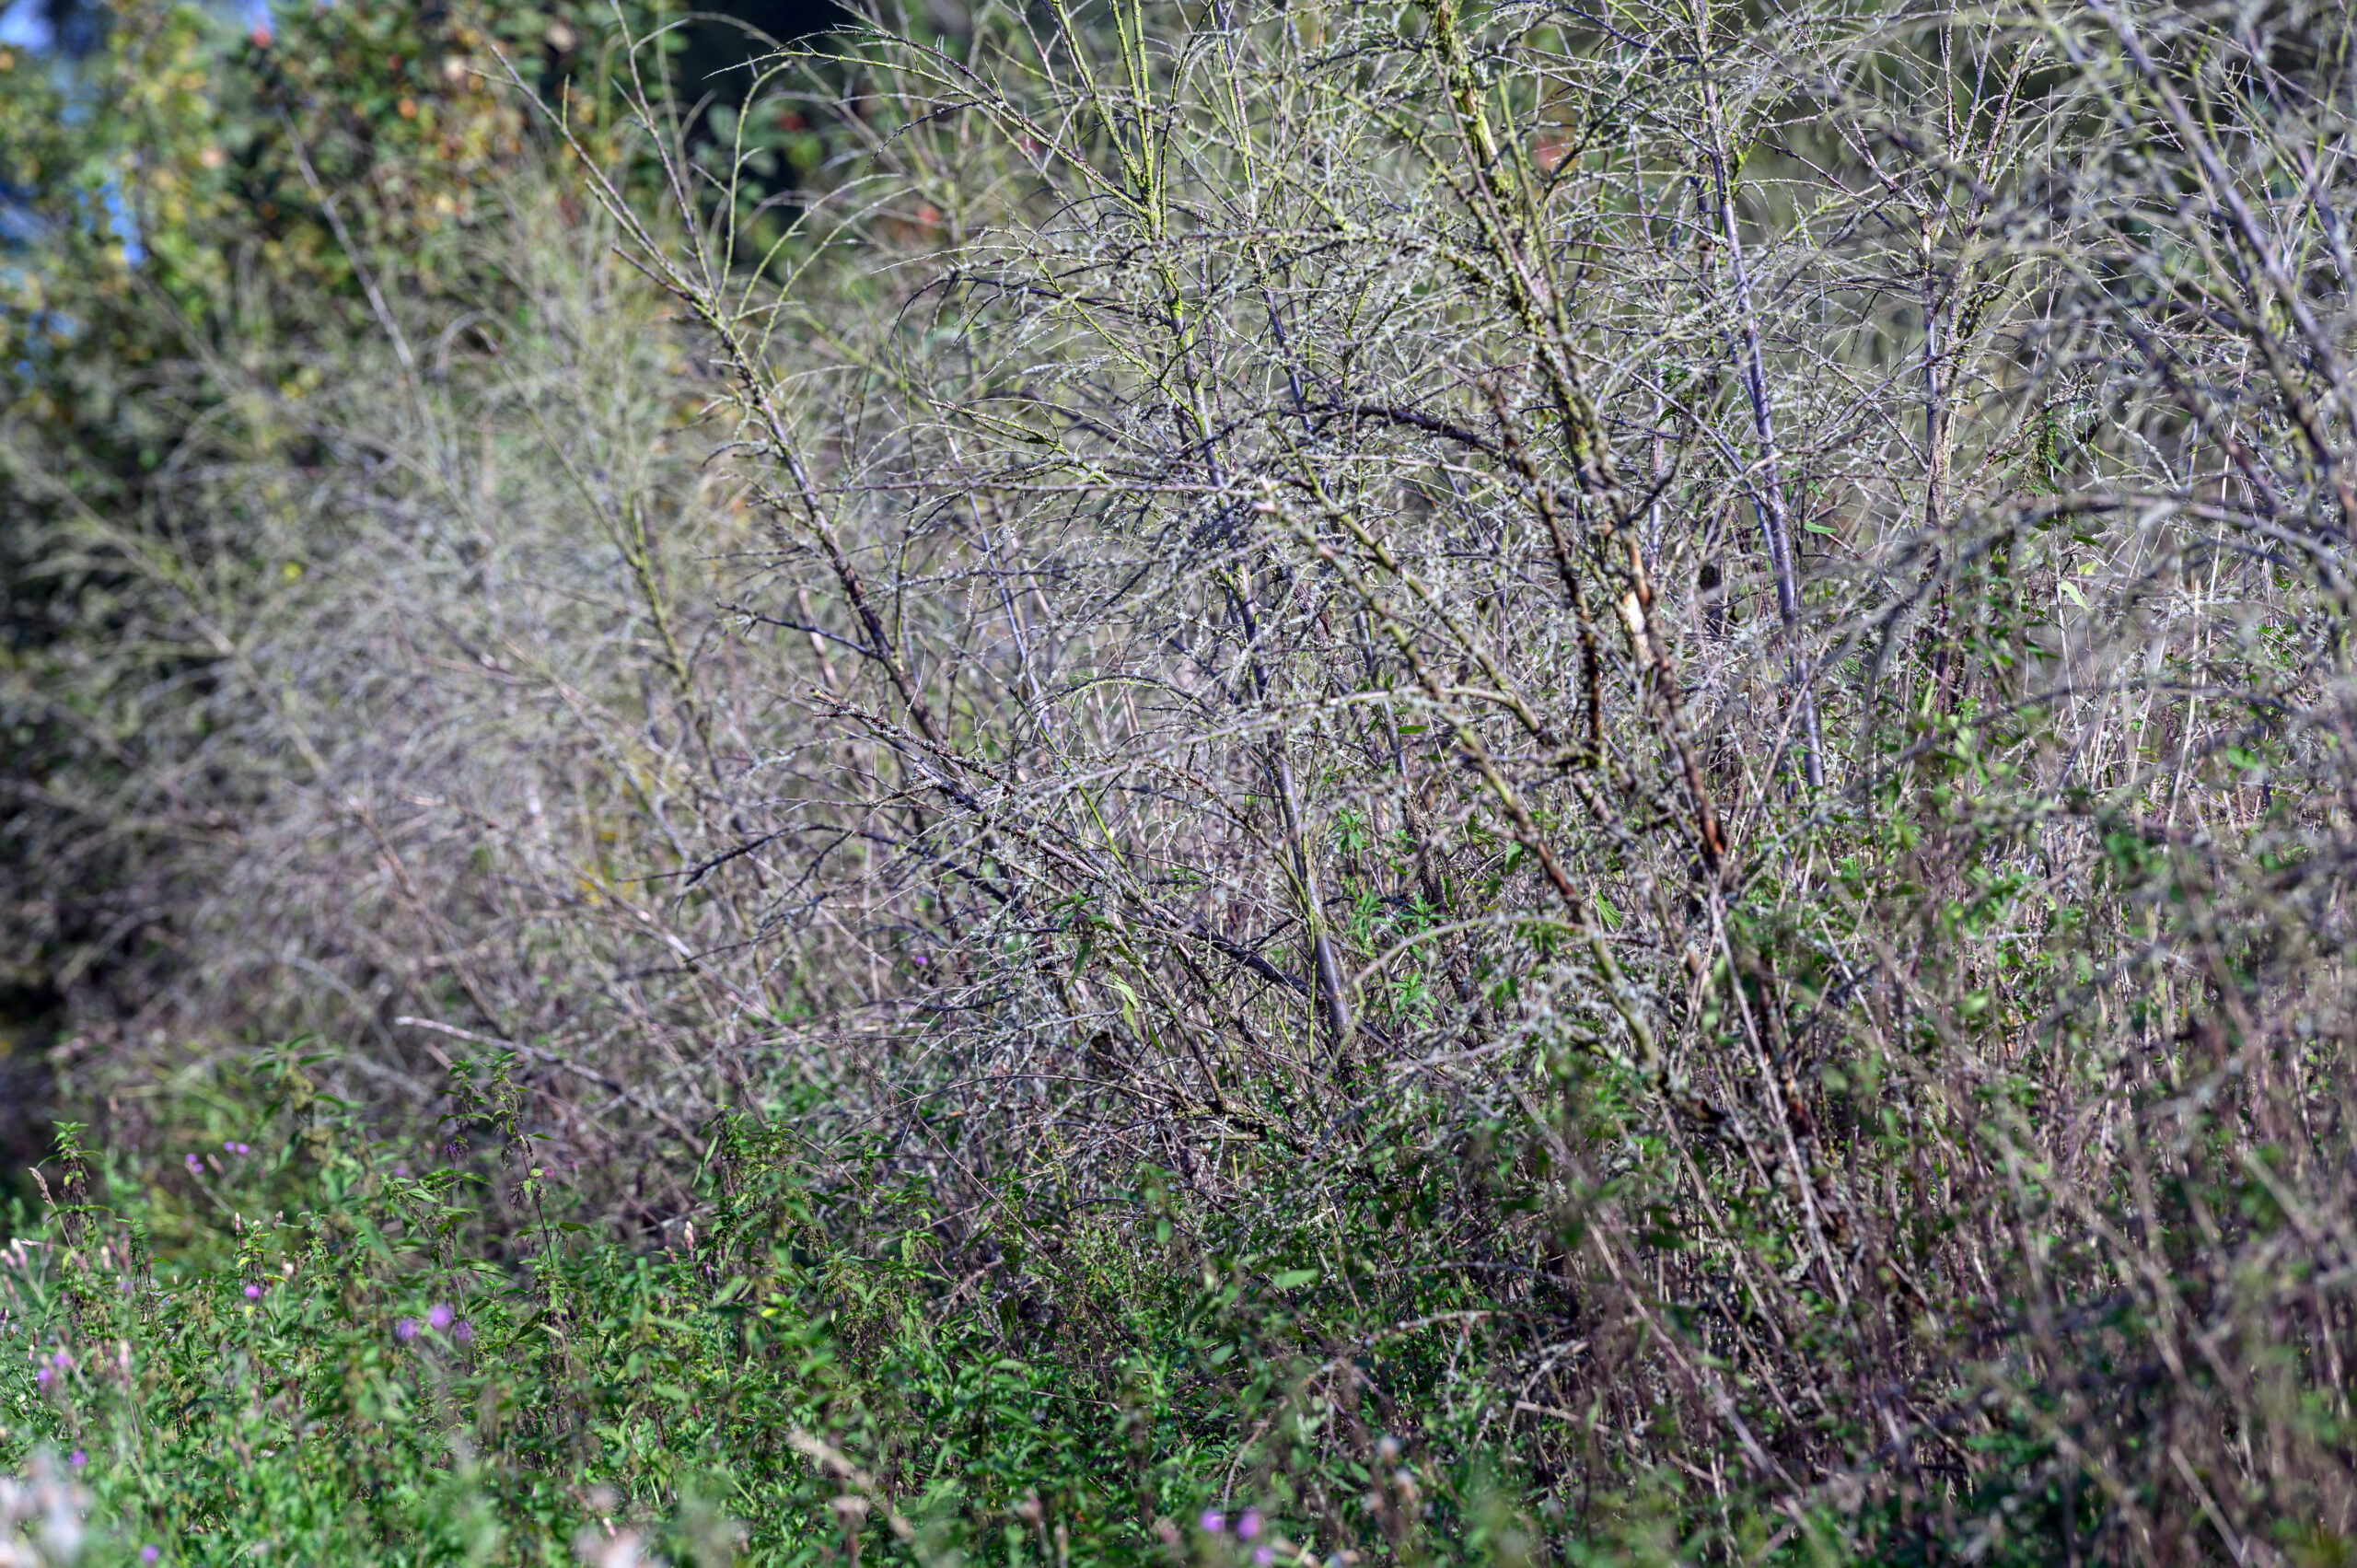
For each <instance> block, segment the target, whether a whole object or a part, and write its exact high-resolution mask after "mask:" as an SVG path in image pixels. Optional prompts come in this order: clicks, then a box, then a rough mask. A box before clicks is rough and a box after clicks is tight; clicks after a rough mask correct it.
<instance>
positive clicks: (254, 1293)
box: [246, 1285, 261, 1301]
mask: <svg viewBox="0 0 2357 1568" xmlns="http://www.w3.org/2000/svg"><path fill="white" fill-rule="evenodd" d="M246 1299H247V1300H248V1301H260V1300H261V1286H260V1285H248V1286H247V1287H246Z"/></svg>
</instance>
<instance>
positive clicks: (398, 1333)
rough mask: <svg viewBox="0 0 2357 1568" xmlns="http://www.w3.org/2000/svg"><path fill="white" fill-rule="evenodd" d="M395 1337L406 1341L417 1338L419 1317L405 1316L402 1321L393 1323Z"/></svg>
mask: <svg viewBox="0 0 2357 1568" xmlns="http://www.w3.org/2000/svg"><path fill="white" fill-rule="evenodd" d="M393 1338H395V1339H397V1340H400V1341H401V1342H404V1343H406V1342H409V1341H411V1340H413V1339H415V1338H417V1319H416V1318H402V1319H401V1321H400V1322H398V1323H395V1324H394V1325H393Z"/></svg>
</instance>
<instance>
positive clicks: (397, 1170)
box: [393, 1160, 409, 1177]
mask: <svg viewBox="0 0 2357 1568" xmlns="http://www.w3.org/2000/svg"><path fill="white" fill-rule="evenodd" d="M393 1174H394V1175H395V1176H403V1177H405V1176H407V1175H408V1174H409V1161H407V1160H395V1161H394V1162H393Z"/></svg>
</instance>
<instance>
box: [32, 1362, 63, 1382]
mask: <svg viewBox="0 0 2357 1568" xmlns="http://www.w3.org/2000/svg"><path fill="white" fill-rule="evenodd" d="M54 1376H57V1374H56V1373H54V1372H52V1371H51V1370H50V1369H49V1368H48V1367H46V1366H44V1367H42V1368H41V1370H40V1371H39V1372H36V1373H34V1374H33V1381H34V1382H36V1383H46V1382H48V1381H49V1380H50V1379H51V1378H52V1377H54Z"/></svg>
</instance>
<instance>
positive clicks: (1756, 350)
mask: <svg viewBox="0 0 2357 1568" xmlns="http://www.w3.org/2000/svg"><path fill="white" fill-rule="evenodd" d="M1694 23H1695V28H1694V30H1695V38H1696V41H1697V43H1698V44H1699V45H1700V47H1701V56H1700V57H1701V59H1702V60H1703V61H1704V62H1705V64H1704V66H1703V71H1702V117H1703V125H1704V132H1705V134H1706V135H1707V136H1708V138H1709V145H1710V157H1711V175H1712V179H1713V182H1714V184H1715V186H1716V191H1715V194H1716V196H1717V198H1718V208H1719V221H1720V226H1721V227H1722V228H1723V229H1724V231H1725V237H1726V244H1727V261H1728V266H1729V270H1730V273H1731V274H1732V276H1733V277H1734V280H1735V297H1736V356H1737V358H1738V359H1739V360H1740V362H1741V366H1740V367H1741V370H1742V373H1743V386H1744V390H1745V391H1746V392H1747V394H1748V395H1749V397H1750V400H1751V425H1752V431H1753V433H1754V434H1755V435H1756V436H1758V437H1759V485H1758V486H1757V487H1756V489H1755V490H1754V492H1753V505H1754V506H1755V508H1756V509H1757V510H1758V512H1759V532H1760V537H1761V539H1762V540H1763V542H1764V543H1765V544H1766V546H1767V551H1768V570H1769V573H1770V574H1771V575H1772V576H1773V577H1774V579H1775V585H1776V618H1777V620H1778V621H1781V622H1782V625H1783V629H1784V637H1785V678H1786V679H1787V680H1788V681H1789V682H1790V683H1791V685H1792V687H1793V691H1794V696H1795V697H1797V698H1798V699H1799V702H1800V719H1801V731H1802V740H1801V761H1802V767H1803V769H1804V771H1805V772H1806V774H1807V777H1808V782H1809V785H1810V787H1811V788H1817V787H1819V786H1821V785H1822V784H1824V783H1825V761H1824V755H1823V747H1822V745H1821V743H1820V741H1819V738H1818V736H1817V698H1816V696H1815V694H1813V693H1812V692H1811V691H1809V688H1808V681H1807V679H1806V676H1805V671H1804V670H1803V668H1802V667H1801V656H1800V646H1799V643H1798V633H1799V631H1800V619H1801V600H1800V585H1799V583H1798V582H1797V581H1796V580H1795V578H1794V572H1793V545H1792V521H1791V517H1790V515H1789V513H1788V511H1787V509H1786V507H1785V504H1784V475H1783V465H1782V459H1780V458H1779V456H1778V454H1777V451H1776V429H1775V420H1774V416H1773V413H1772V412H1771V408H1770V406H1769V401H1768V372H1767V366H1766V363H1765V358H1764V356H1763V354H1761V352H1760V347H1759V314H1758V312H1757V311H1756V310H1755V309H1754V308H1752V299H1751V273H1750V271H1749V269H1748V268H1747V267H1746V266H1745V264H1744V260H1743V231H1742V228H1741V226H1740V225H1739V224H1738V223H1737V222H1736V211H1735V186H1734V183H1733V182H1732V181H1731V180H1729V179H1728V177H1727V157H1728V152H1727V145H1726V127H1725V123H1724V119H1723V117H1722V115H1721V113H1720V109H1719V88H1718V84H1717V83H1716V82H1715V81H1713V79H1712V77H1711V74H1710V68H1709V65H1708V60H1709V57H1710V48H1711V29H1710V22H1709V11H1708V8H1707V0H1696V3H1695V7H1694Z"/></svg>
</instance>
